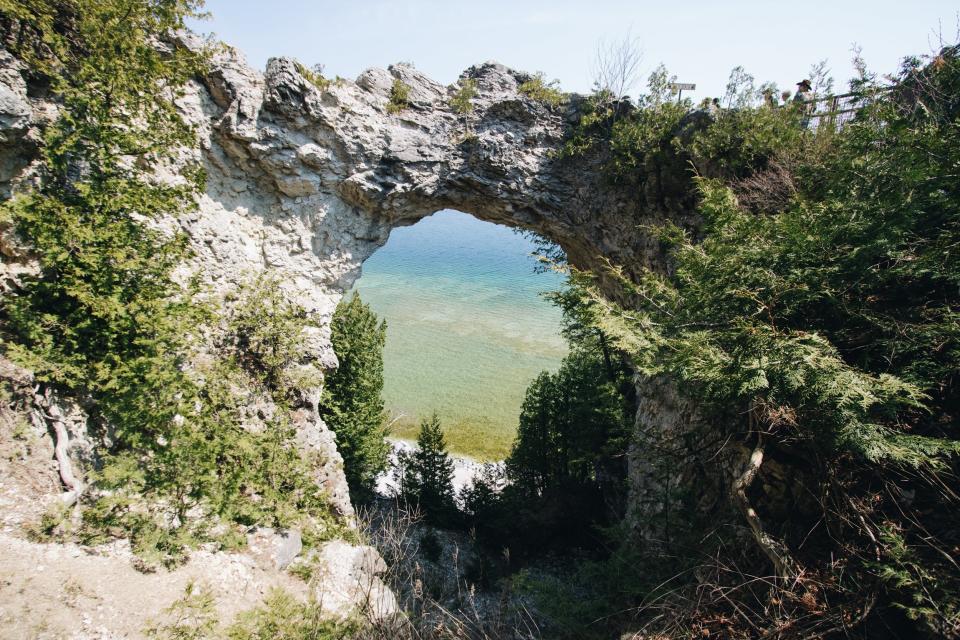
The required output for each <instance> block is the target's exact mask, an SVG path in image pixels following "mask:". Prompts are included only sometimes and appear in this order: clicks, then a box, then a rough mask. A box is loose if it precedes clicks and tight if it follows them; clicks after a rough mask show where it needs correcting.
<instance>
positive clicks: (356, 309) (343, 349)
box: [320, 294, 388, 494]
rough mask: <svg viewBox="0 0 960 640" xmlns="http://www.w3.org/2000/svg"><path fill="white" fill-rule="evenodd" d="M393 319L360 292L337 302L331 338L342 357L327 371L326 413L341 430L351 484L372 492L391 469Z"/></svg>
mask: <svg viewBox="0 0 960 640" xmlns="http://www.w3.org/2000/svg"><path fill="white" fill-rule="evenodd" d="M386 339H387V323H386V322H379V323H378V322H377V316H376V314H374V313H373V311H372V310H371V309H370V306H369V305H367V304H364V302H363V300H361V299H360V295H359V294H354V295H353V296H352V297H350V298H349V299H344V300H343V301H341V302H340V304H339V305H337V309H336V311H335V312H334V314H333V322H332V323H331V326H330V340H331V342H332V343H333V348H334V351H335V352H336V354H337V358H338V359H339V360H340V366H339V367H338V368H337V370H336V371H334V372H332V373H331V374H330V375H328V376H327V380H326V385H325V387H324V392H323V399H322V400H321V403H320V405H321V406H320V413H321V415H322V416H323V418H324V420H325V421H326V422H327V424H328V425H329V426H330V428H331V429H333V431H334V433H336V434H337V449H338V451H339V452H340V455H342V456H343V470H344V472H345V473H346V476H347V481H348V482H349V483H350V488H351V489H352V490H353V491H354V492H355V493H357V492H359V493H361V494H362V493H363V492H369V491H370V490H372V488H373V482H374V479H375V478H376V477H377V475H378V474H379V473H380V472H381V471H383V470H384V469H386V466H387V451H388V448H387V444H386V442H385V441H384V437H385V436H386V428H385V426H384V419H385V416H386V414H385V412H384V410H383V347H384V344H385V343H386Z"/></svg>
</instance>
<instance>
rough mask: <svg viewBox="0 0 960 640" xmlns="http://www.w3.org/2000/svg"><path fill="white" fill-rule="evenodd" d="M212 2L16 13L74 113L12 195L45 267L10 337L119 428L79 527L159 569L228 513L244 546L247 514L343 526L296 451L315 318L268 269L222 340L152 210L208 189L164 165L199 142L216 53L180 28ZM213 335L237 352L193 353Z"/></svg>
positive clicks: (51, 5) (48, 376)
mask: <svg viewBox="0 0 960 640" xmlns="http://www.w3.org/2000/svg"><path fill="white" fill-rule="evenodd" d="M198 6H199V3H196V2H191V1H170V2H160V3H154V2H120V1H118V0H94V1H91V2H84V3H74V2H69V1H67V0H63V1H59V2H42V1H36V2H28V3H26V4H21V3H18V4H16V5H14V6H10V5H9V4H8V3H3V4H2V5H0V8H2V10H3V17H4V20H5V22H4V24H9V23H8V22H7V21H9V20H13V19H16V20H19V21H20V22H19V25H20V28H21V33H23V34H25V35H28V36H29V37H24V38H21V39H20V40H18V42H20V43H21V45H20V46H21V47H22V48H21V49H20V50H19V51H18V54H19V55H21V56H22V58H23V59H24V60H26V61H28V62H29V63H30V65H31V67H32V72H33V73H36V74H40V75H41V76H43V77H44V78H45V79H46V80H47V81H48V82H49V83H50V86H51V89H52V91H53V92H54V94H55V95H56V96H57V97H58V98H59V99H60V101H61V109H62V110H61V115H60V117H59V118H58V119H57V120H56V121H55V122H53V123H52V124H51V125H50V127H49V128H48V129H47V132H46V135H45V138H44V144H43V146H42V159H43V161H44V166H45V174H44V179H43V180H42V182H41V183H40V186H39V187H38V188H37V189H35V190H33V191H30V192H27V193H23V194H21V195H18V196H16V197H14V198H13V199H11V200H10V201H8V202H6V203H4V204H3V206H2V215H3V216H4V217H6V218H8V219H10V220H12V222H13V223H14V224H15V225H16V229H17V231H18V233H19V234H20V235H21V236H22V237H23V238H24V239H25V240H26V241H27V242H28V243H29V244H30V245H31V246H32V247H33V249H34V250H35V252H36V255H37V256H38V259H39V262H40V266H41V271H40V274H39V275H38V276H37V277H35V278H32V279H27V280H26V281H25V283H24V286H23V288H22V289H20V290H18V291H16V292H14V293H13V294H11V295H10V296H8V297H7V298H6V299H5V300H4V306H3V328H4V336H3V337H4V343H3V346H4V349H5V351H6V353H7V354H8V355H9V356H10V357H12V358H14V359H15V360H17V361H18V362H19V363H21V364H22V365H24V366H26V367H28V368H30V369H32V370H33V371H34V372H35V373H36V376H37V379H38V380H39V381H41V382H43V383H45V384H48V385H51V386H54V387H56V388H58V389H59V390H60V391H62V392H65V393H67V394H71V395H73V396H74V397H79V398H82V399H84V403H85V406H86V408H87V409H88V410H89V412H90V414H91V420H92V421H93V423H94V424H97V425H100V426H101V427H103V428H106V427H107V426H109V428H110V434H111V444H110V448H109V449H108V450H104V451H100V452H98V453H99V454H100V458H101V461H102V464H101V465H100V466H99V468H98V469H97V470H96V472H95V473H93V475H92V477H91V478H90V480H91V481H92V488H91V490H90V492H89V493H88V494H87V495H85V496H84V497H83V501H82V505H83V507H84V511H83V516H82V525H81V526H80V528H79V530H78V531H77V532H76V534H77V535H78V536H79V537H80V538H81V539H82V540H83V541H86V542H91V543H95V542H101V541H105V540H107V539H109V538H110V537H113V536H124V537H129V538H130V540H131V544H132V546H133V548H134V550H135V551H136V552H137V553H138V554H139V555H140V556H141V558H142V560H143V562H144V563H145V564H146V566H153V565H156V564H168V565H169V564H171V563H174V562H177V561H178V560H179V559H181V558H182V556H183V554H184V552H185V551H186V550H187V549H188V548H190V547H191V546H194V545H196V544H197V543H199V542H201V541H204V540H209V539H210V538H211V534H210V529H211V527H212V525H213V524H216V523H218V522H221V523H225V524H226V530H227V533H226V534H225V535H224V536H222V540H223V542H224V544H231V545H235V544H236V541H237V538H238V535H239V534H238V533H237V531H236V527H237V526H240V525H243V526H250V525H253V524H264V525H272V526H291V525H297V526H301V527H303V528H304V529H305V530H306V531H307V532H309V531H313V530H319V531H331V530H336V529H337V525H336V523H335V522H334V519H333V517H332V516H331V514H330V510H329V507H328V505H327V501H326V498H325V496H324V495H323V494H322V493H321V491H320V490H319V488H318V487H317V485H316V484H315V483H314V482H313V480H312V473H311V467H312V466H313V465H315V464H317V463H318V462H319V461H317V460H312V459H308V458H306V457H304V456H303V455H301V454H300V453H299V450H298V449H297V447H295V446H294V438H295V432H294V429H293V426H292V425H291V423H290V417H289V411H288V409H289V408H290V402H291V400H293V399H294V397H295V396H296V393H295V392H296V391H297V389H295V388H294V385H295V384H296V385H301V386H302V385H305V384H307V383H308V382H309V383H310V384H312V385H314V386H315V385H317V384H319V380H318V379H316V380H312V381H309V380H306V379H305V378H304V376H303V375H297V376H295V377H291V376H290V375H288V373H289V372H290V371H291V370H292V369H293V368H295V367H293V365H295V364H296V361H297V359H298V351H299V348H298V345H299V344H300V342H301V339H302V332H303V329H304V327H305V326H306V324H307V323H308V319H307V318H306V316H305V314H304V313H303V311H302V310H301V309H299V308H297V307H295V306H293V305H290V304H288V303H286V302H285V301H284V300H283V298H282V297H281V296H280V295H279V293H278V291H277V288H276V286H275V283H272V282H270V281H266V280H261V281H258V282H256V283H254V284H253V285H252V287H251V288H250V290H248V291H246V292H245V293H244V292H241V294H240V298H239V299H238V301H237V304H236V305H235V307H234V311H233V312H232V314H231V316H230V317H229V318H228V319H227V320H228V321H227V322H226V323H225V324H226V325H227V326H226V327H225V330H224V331H222V332H219V333H222V334H223V335H218V330H215V329H213V328H212V327H211V325H213V324H214V322H215V319H216V315H217V314H216V311H217V310H216V309H214V308H213V307H212V305H209V304H205V303H200V302H198V299H197V297H196V294H197V291H196V288H195V287H193V286H188V287H182V286H181V285H179V284H178V283H177V282H176V281H175V280H174V277H173V270H174V268H175V267H176V266H177V265H179V264H180V263H181V261H182V260H183V259H184V258H185V257H186V256H187V250H186V242H185V239H184V238H183V237H180V236H178V235H171V234H169V233H167V232H165V231H161V230H158V229H157V228H156V227H155V226H153V225H151V224H150V220H151V219H152V218H155V217H157V216H158V215H160V214H167V215H169V214H171V213H175V212H178V211H185V210H189V209H190V208H191V207H192V206H194V200H193V198H194V195H195V193H196V192H197V189H198V187H199V186H201V184H202V181H201V178H202V176H201V175H200V173H199V172H197V171H195V170H193V169H191V168H190V167H187V168H186V169H184V170H183V174H184V175H185V176H187V177H188V178H190V180H189V181H187V182H185V183H183V184H180V185H178V186H168V185H164V184H158V183H157V182H156V181H154V180H152V179H151V176H150V172H151V170H153V169H155V168H158V167H159V166H160V165H161V164H167V163H170V162H174V161H175V159H176V157H177V152H178V148H180V147H182V146H190V145H192V144H193V143H194V140H193V133H192V132H191V131H190V129H189V128H188V127H187V126H186V125H185V124H184V123H183V122H182V121H181V120H180V117H179V116H178V114H177V112H176V109H175V108H174V105H173V99H174V98H176V97H177V96H178V95H180V93H181V89H180V87H181V86H182V85H183V83H184V82H185V81H186V80H187V79H189V78H190V77H192V76H193V75H194V74H195V73H197V72H198V71H200V70H201V69H202V65H203V61H204V57H203V56H202V55H197V54H194V53H191V52H189V51H186V50H184V49H181V48H180V47H177V46H174V45H170V46H166V45H163V46H161V43H162V42H163V40H164V38H165V37H166V36H167V34H168V33H169V32H171V31H173V30H176V29H180V28H183V27H184V20H185V19H186V18H188V17H191V16H193V15H195V14H196V11H195V10H196V8H197V7H198ZM37 43H42V44H37ZM210 334H214V335H215V336H218V338H219V339H214V342H219V343H220V344H219V347H220V349H219V353H218V354H217V355H218V356H219V357H218V358H213V359H211V358H209V357H206V358H202V359H200V361H201V362H204V364H202V365H200V366H198V365H196V364H193V362H194V356H195V355H196V351H197V349H198V347H199V344H200V340H201V339H202V338H205V337H206V336H208V335H210ZM244 393H246V394H249V395H248V396H247V397H244V396H243V394H244ZM253 395H260V396H261V397H263V398H264V399H265V401H266V402H269V403H271V404H272V405H273V406H275V408H276V410H275V411H274V412H273V414H272V416H270V417H268V418H267V419H266V420H265V421H264V423H265V424H263V428H262V429H260V430H257V429H255V428H250V425H249V424H248V422H249V418H248V417H247V416H246V415H245V406H246V405H245V403H246V402H247V401H248V400H249V399H250V397H252V396H253ZM43 526H44V527H45V528H47V529H51V527H50V526H47V525H43ZM58 528H59V527H58V526H57V525H53V526H52V529H58ZM312 535H315V536H317V535H322V534H316V533H315V534H312Z"/></svg>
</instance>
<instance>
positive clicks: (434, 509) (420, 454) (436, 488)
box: [401, 413, 455, 522]
mask: <svg viewBox="0 0 960 640" xmlns="http://www.w3.org/2000/svg"><path fill="white" fill-rule="evenodd" d="M401 469H402V473H403V479H402V480H403V481H402V484H401V489H402V495H403V497H404V498H405V499H406V500H408V501H409V502H411V503H413V504H416V505H419V507H420V508H421V509H423V512H424V514H425V515H426V516H427V518H429V519H431V520H433V521H434V522H443V521H445V520H446V519H447V518H448V517H449V515H450V514H451V513H452V511H453V510H454V508H455V507H454V500H453V497H454V494H453V460H451V459H450V454H449V453H447V443H446V440H445V439H444V436H443V430H442V429H441V428H440V418H439V417H438V416H437V414H436V413H434V414H433V416H431V417H430V418H427V419H425V420H424V421H423V422H422V423H420V434H419V435H418V436H417V449H416V450H415V451H414V452H413V453H412V454H411V455H410V457H409V459H408V460H404V461H401Z"/></svg>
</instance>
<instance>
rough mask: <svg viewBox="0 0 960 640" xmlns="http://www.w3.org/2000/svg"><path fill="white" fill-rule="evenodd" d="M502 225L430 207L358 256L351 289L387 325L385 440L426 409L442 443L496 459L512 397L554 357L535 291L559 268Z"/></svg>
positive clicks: (552, 317)
mask: <svg viewBox="0 0 960 640" xmlns="http://www.w3.org/2000/svg"><path fill="white" fill-rule="evenodd" d="M535 248H536V245H535V244H534V243H533V242H532V241H531V240H530V239H529V238H528V237H526V236H524V235H521V234H518V233H516V232H515V231H514V230H513V229H511V228H508V227H506V226H503V225H497V224H492V223H489V222H485V221H481V220H479V219H478V218H476V217H474V216H471V215H469V214H465V213H462V212H459V211H455V210H449V209H447V210H441V211H439V212H436V213H434V214H432V215H430V216H428V217H426V218H424V219H422V220H420V221H419V222H417V223H416V224H414V225H412V226H405V227H402V228H398V229H394V230H393V231H392V232H391V234H390V238H389V240H388V241H387V242H386V244H385V245H384V246H383V247H381V248H380V249H378V250H377V251H376V252H374V253H373V254H372V255H371V256H370V257H369V258H368V259H367V260H366V261H365V262H364V264H363V273H362V275H361V277H360V278H359V279H358V280H357V281H356V282H355V283H354V285H353V287H352V288H351V290H350V292H348V293H347V295H348V296H349V295H352V294H353V293H357V294H359V295H360V296H361V298H362V299H363V301H364V302H365V303H367V304H369V305H370V306H371V308H372V309H373V311H374V312H375V313H376V314H377V315H378V316H379V317H380V318H381V319H383V320H385V321H386V323H387V343H386V347H385V350H384V383H385V385H384V400H385V403H386V406H387V410H388V412H389V413H390V418H389V421H390V424H391V434H392V437H395V438H400V439H411V440H412V439H415V437H416V434H417V430H418V426H419V422H420V420H422V419H423V418H426V417H428V416H429V415H430V414H431V413H432V412H433V411H437V412H438V414H439V416H440V418H441V420H442V421H443V424H444V428H445V430H446V432H447V437H448V444H449V445H450V448H451V450H452V451H453V452H454V453H456V454H460V455H467V456H471V457H475V458H479V459H485V460H497V459H502V458H503V457H505V456H506V454H507V453H508V452H509V448H510V445H511V443H512V441H513V437H514V435H515V433H516V427H517V419H518V416H519V414H520V408H521V404H522V401H523V396H524V393H525V391H526V388H527V386H528V385H529V384H530V382H531V381H532V380H533V379H534V378H535V377H536V376H537V375H538V374H539V373H540V372H541V371H544V370H556V368H557V367H558V366H559V364H560V362H561V360H562V358H563V356H564V355H565V354H566V343H565V341H564V340H563V338H562V336H561V335H560V327H561V313H560V311H559V310H558V309H557V308H556V307H555V306H553V305H552V304H551V303H550V302H549V301H548V300H546V299H544V298H543V296H542V295H541V294H542V293H544V292H547V291H552V290H556V289H559V288H560V287H561V286H562V285H563V280H564V279H563V276H562V275H561V274H559V273H555V272H552V271H544V270H543V269H538V268H537V267H538V261H537V259H536V258H535V257H534V256H533V255H532V252H533V250H534V249H535Z"/></svg>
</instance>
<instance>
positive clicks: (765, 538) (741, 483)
mask: <svg viewBox="0 0 960 640" xmlns="http://www.w3.org/2000/svg"><path fill="white" fill-rule="evenodd" d="M763 455H764V449H763V439H762V438H761V439H760V440H759V441H758V442H757V446H756V447H755V448H754V450H753V453H751V454H750V460H749V462H748V463H747V468H746V469H744V471H743V473H742V474H740V476H739V477H737V478H736V479H735V480H734V481H733V495H734V498H735V500H736V502H737V506H738V507H739V508H740V512H741V513H742V514H743V517H744V519H745V520H746V521H747V524H748V525H750V531H751V533H752V534H753V539H754V540H755V541H756V543H757V545H758V546H759V547H760V550H761V551H763V553H764V555H766V556H767V558H768V559H769V560H770V562H771V564H773V567H774V570H775V571H776V572H777V575H778V576H779V577H780V578H782V579H783V580H791V579H796V577H797V576H799V575H800V565H799V564H798V563H797V561H796V560H794V558H793V556H792V555H791V553H790V551H789V549H787V546H786V545H785V544H784V543H783V542H782V541H780V540H778V539H776V538H774V537H773V536H771V535H770V534H769V533H767V531H766V530H765V529H764V528H763V523H762V522H761V521H760V516H758V515H757V512H756V510H755V509H754V508H753V505H752V504H751V503H750V498H748V497H747V490H748V489H749V488H750V486H751V485H752V484H753V481H754V480H756V478H757V474H758V473H759V471H760V466H761V465H762V464H763Z"/></svg>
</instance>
